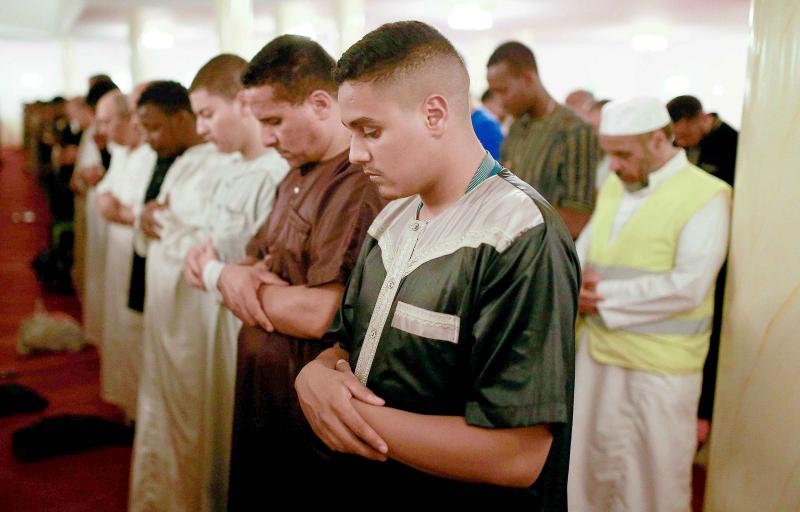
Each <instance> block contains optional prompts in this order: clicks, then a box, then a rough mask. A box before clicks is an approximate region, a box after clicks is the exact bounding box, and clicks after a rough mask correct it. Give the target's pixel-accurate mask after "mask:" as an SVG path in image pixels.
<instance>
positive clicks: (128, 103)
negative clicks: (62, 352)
mask: <svg viewBox="0 0 800 512" xmlns="http://www.w3.org/2000/svg"><path fill="white" fill-rule="evenodd" d="M137 90H138V93H137ZM137 90H135V91H134V93H133V94H132V95H131V97H130V99H128V98H126V97H125V96H124V95H123V94H122V93H121V92H119V91H112V92H110V93H108V94H106V95H105V96H103V98H102V99H101V100H100V102H99V103H98V104H97V126H98V130H99V131H100V132H101V133H103V134H104V135H105V136H106V137H107V138H108V139H109V144H114V146H111V150H112V154H111V166H110V167H109V169H108V172H107V173H106V174H105V176H104V177H103V180H102V181H101V182H100V183H99V184H98V185H97V188H96V192H97V195H96V203H97V209H98V211H99V212H100V214H101V215H102V216H103V217H104V218H105V219H106V221H108V223H109V225H108V234H107V245H106V262H105V263H106V268H105V282H104V290H103V292H104V293H103V302H104V310H103V318H104V322H103V344H102V351H101V355H102V357H101V359H100V395H101V396H102V398H103V400H105V401H106V402H110V403H113V404H115V405H117V406H118V407H119V408H120V409H121V410H122V412H123V414H124V415H125V418H126V419H127V420H129V421H133V420H135V419H136V396H137V394H138V391H139V374H140V370H141V359H142V314H141V313H140V312H138V311H134V310H132V309H131V308H129V307H128V288H129V285H130V277H131V258H132V256H133V222H134V219H135V212H136V211H137V210H141V208H142V201H143V199H144V194H145V190H146V188H147V184H148V182H149V181H150V177H151V175H152V172H153V166H154V165H155V163H156V154H155V152H154V151H153V150H152V149H151V148H150V146H149V145H147V144H146V143H145V142H144V133H142V131H141V128H140V127H139V125H138V122H137V121H136V118H135V102H136V100H137V99H138V95H139V94H140V93H141V89H140V88H137Z"/></svg>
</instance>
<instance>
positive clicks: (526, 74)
mask: <svg viewBox="0 0 800 512" xmlns="http://www.w3.org/2000/svg"><path fill="white" fill-rule="evenodd" d="M519 76H520V77H522V79H523V80H524V81H525V84H526V85H532V84H535V83H536V81H537V80H539V74H538V73H537V72H536V71H534V70H533V69H530V68H525V69H522V70H520V72H519Z"/></svg>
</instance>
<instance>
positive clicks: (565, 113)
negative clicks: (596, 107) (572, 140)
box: [554, 105, 595, 135]
mask: <svg viewBox="0 0 800 512" xmlns="http://www.w3.org/2000/svg"><path fill="white" fill-rule="evenodd" d="M554 115H555V116H556V118H557V124H558V127H559V131H560V132H562V133H564V134H568V135H594V133H595V131H594V128H593V127H592V125H590V124H589V123H587V122H586V121H584V120H583V118H582V117H581V116H579V115H578V114H576V113H575V112H573V111H572V110H571V109H569V108H568V107H565V106H563V105H559V106H558V108H557V110H556V112H555V113H554Z"/></svg>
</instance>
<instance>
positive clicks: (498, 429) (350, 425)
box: [296, 21, 579, 511]
mask: <svg viewBox="0 0 800 512" xmlns="http://www.w3.org/2000/svg"><path fill="white" fill-rule="evenodd" d="M336 80H337V82H338V83H339V84H340V88H339V102H340V104H341V111H342V122H343V123H345V124H346V125H347V126H348V128H349V129H350V131H351V133H352V140H351V143H350V160H351V161H352V162H355V163H357V164H360V165H363V167H364V170H365V172H366V173H367V175H368V176H369V177H370V180H371V181H372V182H373V184H374V185H376V186H377V187H378V190H379V191H380V193H381V195H382V196H384V197H385V198H388V199H393V201H392V202H391V203H389V205H388V206H387V207H386V208H385V209H384V210H383V211H382V212H381V214H380V215H379V216H378V218H377V219H375V222H373V224H372V226H371V227H370V229H369V232H368V236H367V239H366V241H365V242H364V247H363V249H362V251H361V254H360V256H359V259H358V262H357V263H356V267H355V270H354V271H353V275H352V276H351V278H350V281H349V283H348V285H347V289H346V291H345V294H344V299H343V301H342V303H341V306H340V308H339V311H338V313H337V314H336V316H335V317H334V322H333V324H332V326H331V328H330V330H329V331H328V333H327V334H326V335H325V339H327V340H332V341H336V342H337V344H336V345H335V346H334V347H332V348H330V349H328V350H326V351H325V352H323V353H322V354H321V355H320V356H319V357H318V358H317V359H316V360H314V361H313V362H311V363H310V364H308V365H307V366H306V367H305V368H304V369H303V371H302V372H301V373H300V375H299V376H298V378H297V381H296V387H297V390H298V394H299V396H300V403H301V405H302V407H303V410H304V412H305V415H306V417H307V418H308V420H309V422H310V423H311V426H312V427H313V429H314V431H315V432H316V433H317V434H318V435H319V436H320V438H321V439H322V440H323V441H324V442H325V443H326V445H327V446H328V447H330V448H332V449H333V450H336V451H339V452H344V453H349V454H354V455H358V456H360V457H359V458H354V457H350V458H349V459H345V460H346V462H343V463H344V464H345V467H344V468H343V469H341V470H340V471H337V472H336V474H333V475H331V477H330V478H331V479H333V480H335V481H336V482H337V485H338V486H339V489H340V491H339V492H340V493H342V497H340V498H336V497H328V499H329V500H331V499H333V500H337V499H343V496H345V495H352V496H354V497H355V499H357V500H360V501H362V502H364V503H377V502H386V503H392V504H393V505H395V506H397V505H398V504H403V505H408V504H411V503H422V504H425V503H428V504H436V505H440V504H442V505H443V504H447V505H449V506H454V507H457V508H464V507H469V506H470V505H472V506H480V505H492V506H494V507H497V508H498V509H503V508H505V507H510V506H514V507H515V508H518V509H520V510H522V509H526V510H559V511H560V510H566V506H567V503H566V477H567V468H568V464H569V444H570V425H571V419H572V385H573V369H574V367H573V365H574V343H575V340H574V322H575V315H576V312H577V294H578V273H579V268H578V260H577V257H576V255H575V252H574V247H573V244H572V240H571V238H570V236H569V232H568V231H567V229H566V226H565V225H564V223H563V222H562V220H561V219H560V218H559V216H558V214H557V213H556V212H555V211H554V210H553V208H552V207H551V206H550V205H549V204H548V203H547V202H546V201H545V200H544V199H543V198H542V197H541V196H540V195H539V194H538V193H536V191H534V190H533V189H532V188H531V187H530V185H528V184H526V183H524V182H523V181H521V180H520V179H519V178H517V177H516V176H514V175H513V174H512V173H511V172H510V171H508V170H507V169H503V168H502V167H501V166H500V165H499V164H498V163H497V162H496V161H495V160H494V159H493V158H492V157H491V156H490V155H489V154H488V153H487V152H486V151H485V150H484V149H483V148H482V147H481V144H480V142H479V141H478V140H477V138H476V137H475V133H474V131H473V130H472V127H471V125H470V118H469V114H470V111H469V76H468V74H467V70H466V67H465V65H464V62H463V61H462V60H461V57H460V56H459V55H458V53H457V52H456V50H455V49H454V48H453V46H452V44H450V42H449V41H448V40H447V39H445V38H444V36H442V35H441V34H440V33H439V32H437V31H436V30H435V29H434V28H432V27H430V26H428V25H425V24H423V23H420V22H415V21H407V22H398V23H390V24H387V25H383V26H382V27H380V28H378V29H377V30H375V31H373V32H370V33H369V34H367V35H366V36H364V38H363V39H361V40H360V41H359V42H357V43H356V44H355V45H353V46H352V47H351V48H350V49H348V50H347V51H346V52H345V53H344V55H342V57H341V59H340V60H339V63H338V65H337V68H336ZM409 148H413V150H412V151H409ZM387 459H388V460H387ZM420 500H422V501H420ZM423 508H425V507H424V506H423Z"/></svg>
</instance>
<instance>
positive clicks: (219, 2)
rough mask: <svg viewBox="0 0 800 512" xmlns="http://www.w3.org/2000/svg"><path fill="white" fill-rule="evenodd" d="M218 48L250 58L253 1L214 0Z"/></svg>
mask: <svg viewBox="0 0 800 512" xmlns="http://www.w3.org/2000/svg"><path fill="white" fill-rule="evenodd" d="M214 7H215V10H216V21H217V35H218V36H219V49H220V51H221V52H224V53H234V54H237V55H240V56H242V57H244V58H248V59H249V58H250V57H251V53H252V51H253V45H254V43H253V21H254V18H253V1H252V0H215V1H214Z"/></svg>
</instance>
